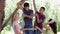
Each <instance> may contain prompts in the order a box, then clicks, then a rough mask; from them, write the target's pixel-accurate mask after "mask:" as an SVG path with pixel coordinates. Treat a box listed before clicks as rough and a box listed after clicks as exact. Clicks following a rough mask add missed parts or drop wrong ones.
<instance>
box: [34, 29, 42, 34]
mask: <svg viewBox="0 0 60 34" xmlns="http://www.w3.org/2000/svg"><path fill="white" fill-rule="evenodd" d="M41 33H42V32H41V31H39V30H38V29H37V30H34V34H41Z"/></svg>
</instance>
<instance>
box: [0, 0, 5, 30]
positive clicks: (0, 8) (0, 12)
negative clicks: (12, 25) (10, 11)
mask: <svg viewBox="0 0 60 34" xmlns="http://www.w3.org/2000/svg"><path fill="white" fill-rule="evenodd" d="M4 8H5V0H0V31H1V29H2V24H3V20H4Z"/></svg>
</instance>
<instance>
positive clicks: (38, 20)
mask: <svg viewBox="0 0 60 34" xmlns="http://www.w3.org/2000/svg"><path fill="white" fill-rule="evenodd" d="M36 16H37V22H38V23H41V22H42V19H39V16H38V15H37V14H36Z"/></svg>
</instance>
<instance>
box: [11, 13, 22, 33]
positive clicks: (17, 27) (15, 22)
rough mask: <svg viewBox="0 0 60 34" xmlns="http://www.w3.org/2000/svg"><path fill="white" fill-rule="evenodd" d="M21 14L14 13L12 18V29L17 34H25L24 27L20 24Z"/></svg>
mask: <svg viewBox="0 0 60 34" xmlns="http://www.w3.org/2000/svg"><path fill="white" fill-rule="evenodd" d="M18 19H19V13H14V15H13V18H12V27H13V30H14V32H15V34H23V31H22V30H21V29H22V27H21V26H20V25H19V24H18Z"/></svg>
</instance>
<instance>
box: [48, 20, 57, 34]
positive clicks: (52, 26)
mask: <svg viewBox="0 0 60 34" xmlns="http://www.w3.org/2000/svg"><path fill="white" fill-rule="evenodd" d="M50 21H52V19H50V20H49V21H48V22H50ZM49 26H50V27H51V29H52V31H53V32H54V34H57V25H56V22H55V21H54V22H53V23H51V24H49Z"/></svg>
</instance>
